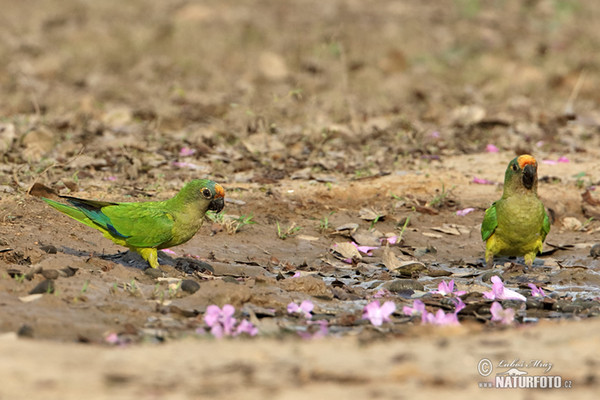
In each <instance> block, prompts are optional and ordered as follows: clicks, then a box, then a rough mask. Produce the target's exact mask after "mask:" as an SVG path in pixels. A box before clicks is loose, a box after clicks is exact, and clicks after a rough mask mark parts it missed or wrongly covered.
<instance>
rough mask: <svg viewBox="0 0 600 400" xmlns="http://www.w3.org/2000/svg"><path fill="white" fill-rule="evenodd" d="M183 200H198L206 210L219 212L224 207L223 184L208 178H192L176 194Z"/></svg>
mask: <svg viewBox="0 0 600 400" xmlns="http://www.w3.org/2000/svg"><path fill="white" fill-rule="evenodd" d="M176 197H178V198H180V199H182V200H183V201H184V202H200V204H203V205H206V204H208V206H207V208H206V209H207V210H210V211H214V212H217V213H218V212H220V211H221V210H222V209H223V207H225V190H224V189H223V186H221V185H219V184H218V183H216V182H214V181H211V180H209V179H194V180H193V181H191V182H189V183H187V184H186V185H185V186H184V187H183V189H181V191H180V192H179V193H178V194H177V196H176Z"/></svg>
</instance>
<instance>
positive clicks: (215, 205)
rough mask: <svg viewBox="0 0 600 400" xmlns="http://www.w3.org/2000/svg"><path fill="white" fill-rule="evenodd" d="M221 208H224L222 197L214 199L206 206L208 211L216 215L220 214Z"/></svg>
mask: <svg viewBox="0 0 600 400" xmlns="http://www.w3.org/2000/svg"><path fill="white" fill-rule="evenodd" d="M223 207H225V199H224V198H223V197H215V198H214V199H212V201H211V202H210V203H209V205H208V209H209V210H210V211H214V212H216V213H219V212H221V210H222V209H223Z"/></svg>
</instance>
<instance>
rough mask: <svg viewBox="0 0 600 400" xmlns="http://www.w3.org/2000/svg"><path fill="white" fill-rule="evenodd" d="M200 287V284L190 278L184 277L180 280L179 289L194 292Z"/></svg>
mask: <svg viewBox="0 0 600 400" xmlns="http://www.w3.org/2000/svg"><path fill="white" fill-rule="evenodd" d="M198 289H200V284H199V283H198V282H196V281H195V280H192V279H184V280H183V281H181V290H183V291H184V292H186V293H189V294H194V293H196V292H197V291H198Z"/></svg>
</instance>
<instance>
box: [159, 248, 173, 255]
mask: <svg viewBox="0 0 600 400" xmlns="http://www.w3.org/2000/svg"><path fill="white" fill-rule="evenodd" d="M161 251H162V252H163V253H167V254H170V255H172V256H176V255H177V253H175V252H174V251H173V250H171V249H161Z"/></svg>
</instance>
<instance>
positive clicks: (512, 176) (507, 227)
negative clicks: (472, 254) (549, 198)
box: [481, 154, 550, 267]
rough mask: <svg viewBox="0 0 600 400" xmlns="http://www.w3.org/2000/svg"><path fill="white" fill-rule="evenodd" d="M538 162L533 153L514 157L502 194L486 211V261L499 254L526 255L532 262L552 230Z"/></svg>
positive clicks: (482, 227)
mask: <svg viewBox="0 0 600 400" xmlns="http://www.w3.org/2000/svg"><path fill="white" fill-rule="evenodd" d="M537 184H538V178H537V162H536V161H535V158H534V157H533V156H531V155H529V154H523V155H521V156H519V157H517V158H515V159H513V160H512V161H511V162H510V163H509V164H508V168H507V169H506V173H505V175H504V192H503V193H502V198H501V199H500V200H498V201H496V202H494V203H493V204H492V206H491V207H490V208H488V209H487V210H486V211H485V217H484V218H483V223H482V224H481V238H482V239H483V240H484V241H486V245H485V261H486V264H487V265H488V266H491V265H492V264H493V261H494V256H495V255H504V256H523V257H524V258H525V264H526V265H527V266H529V267H530V266H531V264H533V260H534V259H535V256H536V255H537V254H538V253H539V252H541V251H542V244H543V242H544V239H546V235H548V232H550V221H549V219H548V215H547V214H546V209H545V208H544V205H543V204H542V202H541V201H540V199H539V198H538V195H537Z"/></svg>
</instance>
